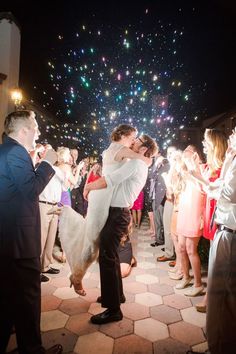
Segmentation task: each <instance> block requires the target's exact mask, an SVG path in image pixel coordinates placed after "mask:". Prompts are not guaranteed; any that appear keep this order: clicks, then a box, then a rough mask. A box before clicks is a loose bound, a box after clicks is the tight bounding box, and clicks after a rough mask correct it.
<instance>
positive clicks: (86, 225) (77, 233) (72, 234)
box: [59, 124, 150, 296]
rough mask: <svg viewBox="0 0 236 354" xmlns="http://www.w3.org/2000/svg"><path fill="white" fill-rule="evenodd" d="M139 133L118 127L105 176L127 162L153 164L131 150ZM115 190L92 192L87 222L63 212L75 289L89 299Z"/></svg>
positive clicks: (62, 232)
mask: <svg viewBox="0 0 236 354" xmlns="http://www.w3.org/2000/svg"><path fill="white" fill-rule="evenodd" d="M136 135H137V131H136V129H135V128H134V127H132V126H130V125H126V124H122V125H119V126H118V127H116V128H115V129H114V130H113V132H112V134H111V141H112V142H111V144H110V146H109V147H108V149H107V150H105V151H104V152H103V155H102V157H103V170H102V173H103V176H106V175H107V174H110V173H112V172H113V171H115V170H116V169H118V168H119V167H121V165H122V164H123V163H125V162H126V160H127V159H142V160H144V162H145V163H147V164H148V165H150V159H149V158H147V157H144V156H141V155H140V154H137V153H135V152H134V151H132V150H131V149H130V147H131V146H132V144H133V143H134V141H135V138H136ZM112 193H113V188H106V189H100V190H94V191H91V192H90V193H89V197H88V210H87V216H86V218H85V219H84V218H83V217H82V216H81V215H80V214H78V213H76V212H75V211H74V210H73V209H72V208H70V207H67V206H64V207H63V208H62V210H61V212H60V220H59V238H60V240H61V244H62V248H63V250H64V251H65V254H66V259H67V261H68V263H69V266H70V269H71V276H70V281H71V286H72V285H73V286H74V290H75V292H76V293H78V294H79V295H82V296H85V295H86V292H85V290H84V289H83V285H82V279H83V277H84V275H85V273H86V271H87V269H88V267H89V266H90V265H91V264H92V262H93V261H94V260H95V259H96V258H97V256H98V248H99V233H100V231H101V230H102V228H103V226H104V225H105V222H106V220H107V217H108V212H109V207H110V202H111V198H112Z"/></svg>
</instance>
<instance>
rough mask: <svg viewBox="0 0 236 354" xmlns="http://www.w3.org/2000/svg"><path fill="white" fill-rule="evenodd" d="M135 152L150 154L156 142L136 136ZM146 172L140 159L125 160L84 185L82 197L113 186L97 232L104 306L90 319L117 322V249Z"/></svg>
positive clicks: (119, 282) (119, 283)
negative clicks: (100, 311)
mask: <svg viewBox="0 0 236 354" xmlns="http://www.w3.org/2000/svg"><path fill="white" fill-rule="evenodd" d="M132 149H133V151H135V152H136V153H138V154H140V155H143V156H147V157H151V156H152V155H153V154H154V153H155V152H156V150H157V144H156V142H155V141H154V140H153V139H152V138H150V137H149V136H147V135H141V136H140V137H138V138H137V139H136V140H135V142H134V144H133V147H132ZM147 173H148V166H147V164H146V163H145V162H143V161H142V160H140V159H134V160H130V161H128V162H126V163H125V164H124V165H123V166H122V167H120V168H119V169H117V170H116V171H114V172H112V173H111V174H108V175H106V176H105V177H102V178H100V179H99V180H97V181H95V182H93V183H90V184H88V185H86V187H85V189H84V197H85V198H87V196H88V194H89V193H90V192H91V191H93V190H97V189H104V188H107V187H108V188H109V187H114V189H113V194H112V197H111V202H110V208H109V214H108V218H107V221H106V223H105V225H104V227H103V229H102V231H101V233H100V237H99V239H100V246H99V267H100V280H101V300H102V301H101V303H102V307H105V308H107V310H105V311H104V312H102V313H100V314H98V315H94V316H92V317H91V322H92V323H95V324H103V323H108V322H112V321H120V320H121V319H122V318H123V315H122V312H121V310H120V303H121V299H122V298H124V294H123V286H122V278H121V272H120V261H119V255H118V248H119V244H120V240H121V237H122V236H123V235H124V234H126V233H127V232H128V226H129V223H130V218H131V215H130V210H129V208H130V207H131V206H132V205H133V203H134V201H135V200H136V198H137V196H138V195H139V193H140V191H141V190H142V188H143V186H144V184H145V182H146V179H147Z"/></svg>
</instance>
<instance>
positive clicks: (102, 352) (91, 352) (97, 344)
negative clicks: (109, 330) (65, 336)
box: [74, 332, 114, 354]
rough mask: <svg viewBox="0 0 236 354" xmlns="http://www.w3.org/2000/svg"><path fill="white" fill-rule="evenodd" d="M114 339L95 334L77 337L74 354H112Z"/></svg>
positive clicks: (98, 333)
mask: <svg viewBox="0 0 236 354" xmlns="http://www.w3.org/2000/svg"><path fill="white" fill-rule="evenodd" d="M113 345H114V339H112V338H110V337H108V336H105V335H104V334H103V333H100V332H95V333H91V334H87V335H83V336H81V337H79V339H78V340H77V343H76V346H75V348H74V352H75V353H78V354H112V352H113Z"/></svg>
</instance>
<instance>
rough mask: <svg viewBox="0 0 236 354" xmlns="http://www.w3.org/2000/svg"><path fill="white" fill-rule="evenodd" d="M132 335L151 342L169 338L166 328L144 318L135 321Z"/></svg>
mask: <svg viewBox="0 0 236 354" xmlns="http://www.w3.org/2000/svg"><path fill="white" fill-rule="evenodd" d="M134 333H135V334H136V335H138V336H140V337H143V338H145V339H147V340H150V341H151V342H155V341H157V340H160V339H165V338H168V337H169V331H168V327H167V326H166V325H165V324H164V323H161V322H159V321H156V320H154V319H153V318H146V319H144V320H140V321H135V323H134Z"/></svg>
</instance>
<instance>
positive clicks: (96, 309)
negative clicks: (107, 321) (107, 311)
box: [88, 302, 104, 315]
mask: <svg viewBox="0 0 236 354" xmlns="http://www.w3.org/2000/svg"><path fill="white" fill-rule="evenodd" d="M102 311H104V310H103V309H102V307H101V304H99V303H98V302H93V303H92V304H91V305H90V306H89V309H88V312H89V313H91V315H97V314H98V313H100V312H102Z"/></svg>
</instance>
